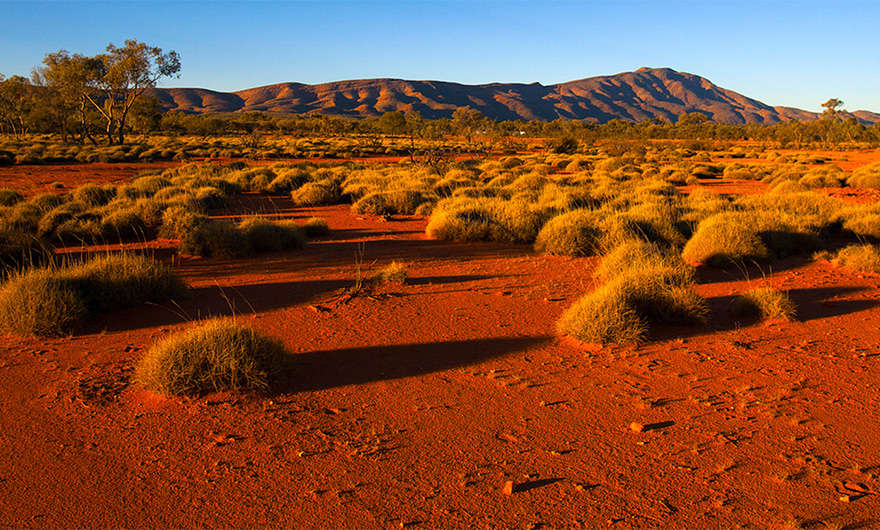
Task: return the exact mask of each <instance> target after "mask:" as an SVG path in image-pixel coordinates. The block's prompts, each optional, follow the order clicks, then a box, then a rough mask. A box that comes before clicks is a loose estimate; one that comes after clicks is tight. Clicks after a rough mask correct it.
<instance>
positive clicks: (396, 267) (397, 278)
mask: <svg viewBox="0 0 880 530" xmlns="http://www.w3.org/2000/svg"><path fill="white" fill-rule="evenodd" d="M408 274H409V273H408V271H407V266H406V264H404V263H400V262H398V261H392V262H391V263H389V264H388V265H387V266H386V267H384V268H383V269H381V270H380V271H379V272H377V273H376V274H375V275H374V276H373V282H374V283H392V282H393V283H406V279H407V277H408Z"/></svg>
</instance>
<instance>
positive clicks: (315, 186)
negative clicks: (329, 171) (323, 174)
mask: <svg viewBox="0 0 880 530" xmlns="http://www.w3.org/2000/svg"><path fill="white" fill-rule="evenodd" d="M290 199H291V200H292V201H293V204H294V205H296V206H323V205H327V204H336V203H338V202H339V201H340V192H339V186H337V185H336V184H334V183H327V182H307V183H305V184H303V185H302V186H301V187H299V188H298V189H295V190H293V192H291V194H290Z"/></svg>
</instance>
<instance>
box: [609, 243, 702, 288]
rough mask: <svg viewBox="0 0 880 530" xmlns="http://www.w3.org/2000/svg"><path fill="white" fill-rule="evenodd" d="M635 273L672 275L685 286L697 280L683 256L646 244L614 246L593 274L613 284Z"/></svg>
mask: <svg viewBox="0 0 880 530" xmlns="http://www.w3.org/2000/svg"><path fill="white" fill-rule="evenodd" d="M632 271H639V272H640V273H642V274H648V275H651V274H655V273H657V272H661V273H664V274H671V273H672V274H674V275H675V276H677V277H678V279H679V281H680V282H681V283H683V284H685V283H693V281H694V269H693V268H692V267H690V266H688V265H687V264H685V263H684V261H682V259H681V257H679V256H678V255H677V254H673V253H670V252H667V251H666V250H664V249H663V248H661V247H660V246H658V245H655V244H651V243H647V242H643V241H627V242H624V243H621V244H620V245H618V246H617V247H615V248H614V249H613V250H611V251H610V252H609V253H607V254H605V255H604V256H603V257H602V261H600V262H599V266H598V267H597V268H596V271H595V272H594V273H593V275H594V276H595V277H596V278H598V279H600V280H602V281H610V280H613V279H615V278H617V277H618V276H620V275H621V274H628V273H631V272H632Z"/></svg>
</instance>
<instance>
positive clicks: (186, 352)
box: [135, 318, 289, 395]
mask: <svg viewBox="0 0 880 530" xmlns="http://www.w3.org/2000/svg"><path fill="white" fill-rule="evenodd" d="M288 355H289V354H288V353H287V351H286V350H285V348H284V346H283V345H282V344H281V342H279V341H277V340H275V339H271V338H268V337H265V336H263V335H262V334H260V333H258V332H257V331H255V330H254V329H253V328H251V327H250V326H247V325H245V324H242V323H241V322H239V321H237V320H235V319H233V318H224V319H213V320H208V321H205V322H200V323H198V324H197V325H195V326H194V327H192V328H190V329H188V330H186V331H183V332H180V333H177V334H174V335H171V336H170V337H168V338H166V339H164V340H162V341H160V342H159V343H157V344H155V345H153V346H152V347H151V348H150V349H149V350H148V351H147V353H146V354H145V355H144V357H143V358H142V359H141V360H140V362H139V363H138V365H137V367H136V371H135V379H136V380H137V381H138V383H139V384H140V385H142V386H143V387H145V388H148V389H150V390H153V391H155V392H159V393H162V394H171V395H198V394H201V393H205V392H217V391H225V390H232V391H240V390H255V391H265V390H268V389H269V388H270V386H271V384H272V382H273V381H274V380H275V378H276V377H277V376H278V375H279V374H280V373H281V371H282V369H283V368H284V365H285V362H286V358H287V356H288Z"/></svg>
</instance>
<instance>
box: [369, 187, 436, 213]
mask: <svg viewBox="0 0 880 530" xmlns="http://www.w3.org/2000/svg"><path fill="white" fill-rule="evenodd" d="M423 202H425V198H424V196H423V195H422V194H421V193H420V192H418V191H407V190H398V191H388V192H375V193H370V194H367V195H365V196H363V197H361V198H360V199H359V200H358V201H357V202H355V203H354V204H353V205H352V207H351V209H352V211H353V212H354V213H360V214H373V215H396V214H400V215H412V214H413V213H415V211H416V208H418V207H419V205H421V204H422V203H423Z"/></svg>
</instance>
